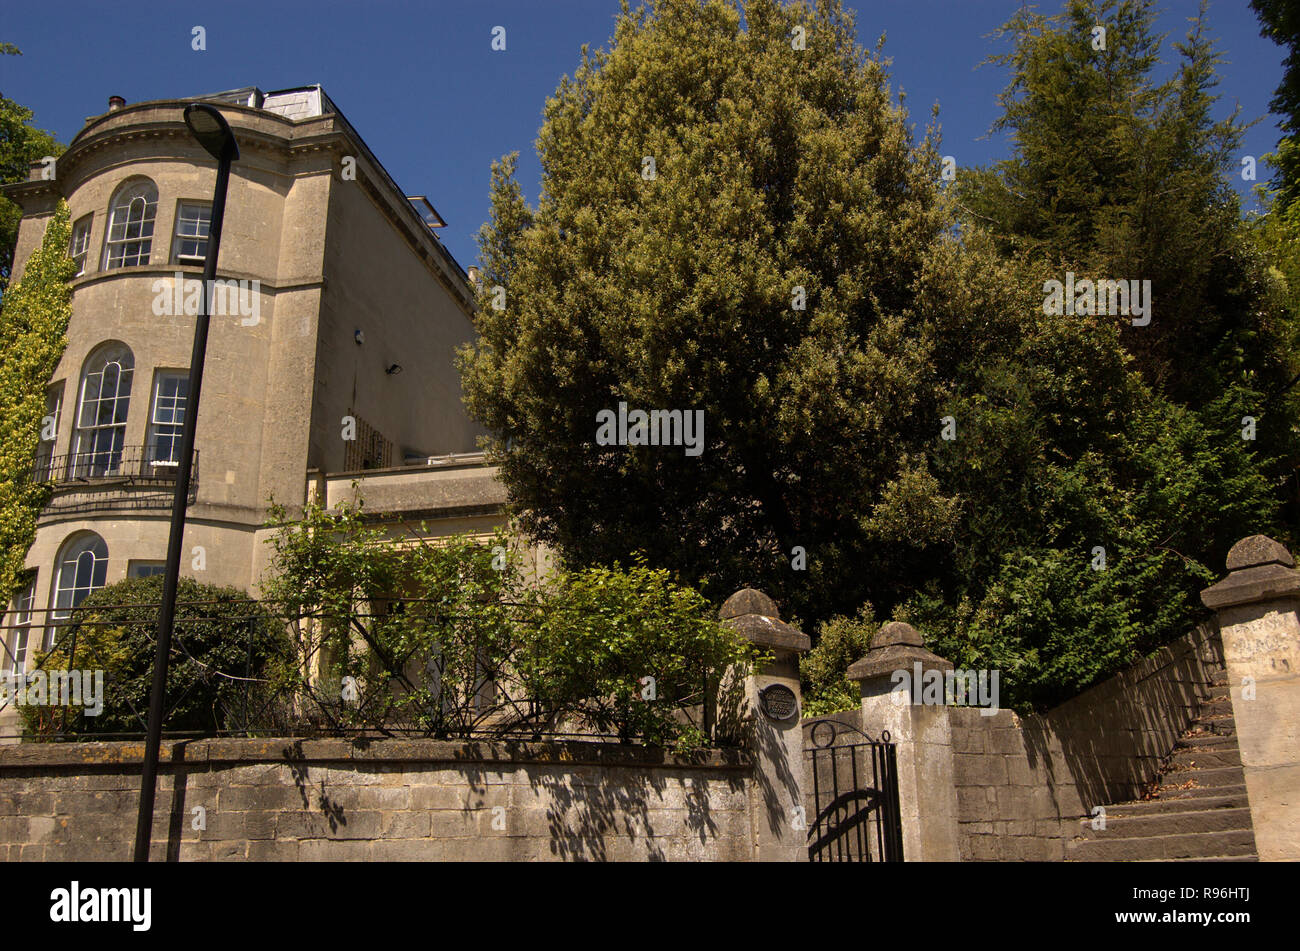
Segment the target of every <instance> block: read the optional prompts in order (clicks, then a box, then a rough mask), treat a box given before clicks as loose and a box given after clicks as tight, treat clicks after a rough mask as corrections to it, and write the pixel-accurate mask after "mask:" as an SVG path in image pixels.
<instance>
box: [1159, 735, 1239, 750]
mask: <svg viewBox="0 0 1300 951" xmlns="http://www.w3.org/2000/svg"><path fill="white" fill-rule="evenodd" d="M1236 748H1237V742H1236V738H1235V737H1233V738H1229V737H1225V736H1224V735H1223V734H1222V733H1184V734H1183V735H1182V736H1180V737H1179V738H1178V740H1177V742H1175V743H1174V749H1176V750H1203V749H1211V750H1217V749H1226V750H1235V749H1236Z"/></svg>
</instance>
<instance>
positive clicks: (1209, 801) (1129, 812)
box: [1106, 786, 1249, 817]
mask: <svg viewBox="0 0 1300 951" xmlns="http://www.w3.org/2000/svg"><path fill="white" fill-rule="evenodd" d="M1188 792H1198V793H1201V795H1195V796H1179V797H1177V798H1175V797H1170V798H1168V799H1148V800H1146V801H1145V802H1120V803H1116V804H1115V805H1113V806H1107V807H1106V814H1107V815H1108V816H1111V817H1115V816H1147V815H1153V814H1155V813H1159V812H1199V811H1201V810H1203V809H1245V808H1247V807H1248V806H1249V802H1248V801H1247V799H1246V787H1245V786H1241V787H1234V786H1214V787H1212V788H1210V789H1202V790H1192V789H1189V790H1188Z"/></svg>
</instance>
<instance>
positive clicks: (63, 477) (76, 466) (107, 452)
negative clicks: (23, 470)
mask: <svg viewBox="0 0 1300 951" xmlns="http://www.w3.org/2000/svg"><path fill="white" fill-rule="evenodd" d="M176 455H177V453H176V450H175V448H174V447H160V446H158V445H154V444H146V445H143V446H120V447H117V448H116V449H101V450H95V451H90V452H72V453H66V454H64V455H60V456H47V457H45V458H43V459H42V458H38V459H37V460H36V461H35V462H34V463H33V465H32V472H31V479H32V481H33V482H38V483H47V482H48V483H53V484H55V485H66V484H69V483H71V484H90V483H99V482H138V481H140V482H172V481H174V480H175V478H176V470H177V469H178V468H180V464H179V463H178V462H177V461H176ZM198 473H199V451H198V450H197V449H196V450H194V468H193V477H192V478H193V480H194V481H195V482H196V483H197V481H198Z"/></svg>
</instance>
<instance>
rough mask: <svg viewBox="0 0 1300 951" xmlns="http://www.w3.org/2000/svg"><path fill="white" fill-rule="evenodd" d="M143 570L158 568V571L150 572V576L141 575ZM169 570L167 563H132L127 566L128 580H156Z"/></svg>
mask: <svg viewBox="0 0 1300 951" xmlns="http://www.w3.org/2000/svg"><path fill="white" fill-rule="evenodd" d="M142 568H156V569H157V570H156V571H150V572H149V573H148V574H141V573H140V570H141V569H142ZM166 570H167V562H165V561H132V562H131V563H130V564H129V565H127V569H126V576H127V577H128V578H156V577H158V576H159V575H161V574H162V573H163V572H165V571H166Z"/></svg>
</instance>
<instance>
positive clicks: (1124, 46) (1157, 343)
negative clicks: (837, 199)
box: [959, 0, 1290, 453]
mask: <svg viewBox="0 0 1300 951" xmlns="http://www.w3.org/2000/svg"><path fill="white" fill-rule="evenodd" d="M1154 18H1155V10H1154V6H1153V4H1152V2H1151V0H1068V2H1067V3H1066V4H1065V6H1064V9H1063V11H1062V13H1060V14H1059V15H1057V16H1053V17H1047V16H1044V15H1042V14H1039V13H1036V12H1034V11H1032V10H1030V9H1024V10H1021V11H1020V12H1018V13H1017V14H1016V15H1015V16H1014V17H1013V18H1012V19H1011V20H1010V21H1009V22H1008V23H1007V24H1006V25H1005V26H1004V27H1003V28H1002V30H1001V31H1000V36H1001V37H1002V38H1003V39H1005V40H1009V41H1010V42H1011V44H1012V49H1011V51H1010V52H1007V53H1004V54H1000V55H996V56H993V57H991V59H990V61H991V62H992V63H994V64H996V65H999V66H1001V67H1003V68H1005V69H1007V70H1008V72H1009V81H1008V85H1007V87H1006V90H1005V91H1004V93H1003V94H1002V96H1001V103H1002V107H1003V114H1002V115H1001V116H1000V117H999V119H998V120H997V122H996V123H995V124H994V127H993V131H995V132H1003V133H1007V134H1009V136H1010V139H1011V144H1012V154H1011V156H1010V157H1009V158H1007V159H1006V160H1004V161H1002V162H999V163H997V164H996V165H995V166H993V167H992V168H988V169H976V170H972V171H971V172H969V173H968V174H965V175H963V176H961V177H960V178H959V184H960V192H961V201H962V206H963V209H964V212H965V215H966V218H967V220H968V221H970V222H978V223H981V224H983V225H985V226H987V227H988V228H989V229H990V230H991V231H992V232H993V233H994V234H995V235H996V236H997V237H998V238H999V240H1000V241H1001V243H1002V245H1003V247H1004V248H1005V249H1007V250H1009V251H1013V252H1016V253H1023V254H1025V255H1027V256H1028V257H1029V258H1030V259H1032V260H1034V261H1036V262H1037V263H1039V264H1040V265H1041V267H1042V269H1043V273H1044V276H1045V277H1049V276H1055V277H1056V278H1058V279H1062V277H1063V272H1064V271H1066V270H1067V269H1069V270H1073V271H1075V272H1076V273H1077V274H1079V275H1080V276H1085V275H1086V276H1091V277H1094V278H1095V277H1101V278H1110V279H1117V280H1118V279H1143V280H1150V281H1151V285H1152V298H1153V310H1152V318H1151V322H1150V324H1149V325H1148V326H1136V327H1135V326H1125V328H1124V330H1123V335H1124V336H1123V339H1124V344H1125V347H1126V348H1127V349H1128V350H1129V351H1130V352H1131V353H1133V354H1134V355H1135V356H1136V358H1137V361H1138V366H1139V367H1140V369H1141V370H1142V371H1143V373H1144V374H1145V375H1146V376H1147V378H1148V380H1150V381H1151V382H1152V383H1153V384H1154V385H1156V386H1157V387H1159V388H1160V389H1161V390H1162V391H1163V392H1165V393H1167V394H1169V395H1170V396H1172V397H1173V398H1174V399H1175V400H1177V401H1178V402H1181V403H1184V404H1187V405H1191V406H1194V407H1200V406H1203V405H1206V404H1212V403H1214V402H1215V401H1216V400H1217V399H1218V397H1219V396H1220V395H1221V394H1222V393H1223V392H1224V391H1225V390H1226V389H1227V388H1229V387H1232V386H1241V387H1245V388H1247V389H1249V390H1250V391H1252V392H1253V393H1254V394H1255V398H1256V410H1257V415H1259V416H1260V417H1266V416H1267V417H1268V418H1267V419H1266V420H1262V423H1261V425H1262V426H1263V433H1262V434H1261V437H1260V441H1261V445H1264V446H1267V447H1268V448H1269V449H1270V450H1273V451H1276V452H1279V453H1280V452H1284V451H1286V450H1285V447H1284V446H1283V443H1284V442H1285V441H1286V440H1287V439H1288V436H1287V433H1286V432H1285V429H1286V427H1284V426H1282V425H1281V422H1282V421H1281V420H1280V418H1278V417H1277V416H1276V415H1275V414H1268V413H1265V412H1264V407H1263V401H1264V400H1263V397H1264V395H1265V394H1267V393H1270V392H1273V391H1275V390H1276V389H1277V388H1279V387H1280V386H1282V385H1284V383H1285V381H1286V380H1287V379H1288V377H1289V375H1290V374H1289V372H1288V370H1289V361H1290V355H1289V353H1288V350H1287V343H1288V341H1287V327H1286V322H1285V319H1284V315H1282V314H1280V313H1278V312H1277V311H1276V309H1272V308H1270V307H1268V306H1266V304H1267V301H1266V299H1265V296H1264V295H1263V293H1262V291H1263V269H1262V267H1261V264H1260V262H1259V261H1258V259H1257V257H1256V256H1255V255H1254V254H1253V253H1252V248H1251V243H1250V242H1249V241H1248V240H1246V239H1245V236H1244V235H1243V232H1242V228H1241V220H1240V204H1239V200H1238V198H1237V195H1236V192H1235V191H1234V190H1233V188H1232V186H1231V184H1230V182H1231V179H1232V177H1233V176H1235V175H1236V174H1237V173H1238V172H1239V171H1240V166H1239V165H1238V164H1237V163H1238V159H1239V157H1240V156H1239V151H1240V149H1239V147H1240V143H1241V136H1242V133H1243V131H1244V126H1243V125H1242V124H1241V123H1240V122H1239V121H1238V116H1237V112H1236V111H1234V112H1233V113H1231V114H1229V115H1228V116H1227V117H1226V118H1222V119H1216V118H1214V115H1213V112H1214V107H1215V103H1216V101H1217V98H1218V97H1217V96H1216V95H1215V93H1214V88H1215V86H1216V85H1217V77H1216V68H1217V66H1218V65H1219V63H1220V58H1219V55H1218V53H1217V51H1216V50H1215V47H1214V44H1213V42H1212V40H1211V38H1210V36H1209V34H1208V30H1207V24H1206V19H1205V9H1204V5H1202V9H1201V12H1200V15H1198V16H1197V17H1195V18H1194V19H1193V20H1192V23H1191V27H1190V29H1189V32H1188V34H1187V37H1186V39H1185V40H1184V41H1183V42H1181V43H1177V44H1175V50H1176V52H1177V54H1178V62H1177V65H1176V67H1175V68H1174V69H1173V71H1172V75H1171V76H1169V77H1168V78H1166V79H1164V80H1159V79H1158V77H1157V72H1158V71H1159V68H1160V53H1161V45H1160V40H1159V38H1158V37H1157V36H1155V35H1154V33H1153V23H1154ZM1095 26H1102V27H1104V28H1105V30H1106V32H1105V38H1104V44H1105V45H1104V49H1097V48H1095V47H1096V45H1097V43H1096V40H1095V37H1094V32H1093V30H1094V27H1095ZM1123 323H1124V324H1127V323H1128V321H1127V320H1123ZM1223 422H1224V425H1225V426H1227V425H1238V424H1239V422H1240V421H1239V420H1224V421H1223Z"/></svg>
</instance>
